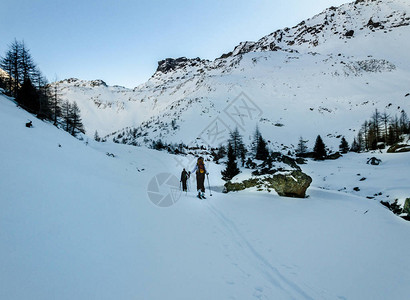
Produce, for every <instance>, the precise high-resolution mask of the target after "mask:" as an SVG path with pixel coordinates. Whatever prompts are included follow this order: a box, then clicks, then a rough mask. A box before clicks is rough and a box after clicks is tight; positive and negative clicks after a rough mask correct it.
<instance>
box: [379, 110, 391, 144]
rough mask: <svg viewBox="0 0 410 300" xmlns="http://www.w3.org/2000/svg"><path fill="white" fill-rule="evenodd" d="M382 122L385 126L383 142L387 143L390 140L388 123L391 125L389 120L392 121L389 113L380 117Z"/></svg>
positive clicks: (384, 113)
mask: <svg viewBox="0 0 410 300" xmlns="http://www.w3.org/2000/svg"><path fill="white" fill-rule="evenodd" d="M380 120H381V122H382V124H383V129H384V134H383V141H384V142H385V143H387V139H388V135H389V132H388V123H389V120H390V115H389V114H388V113H387V112H383V113H382V114H381V116H380Z"/></svg>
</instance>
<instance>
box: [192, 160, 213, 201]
mask: <svg viewBox="0 0 410 300" xmlns="http://www.w3.org/2000/svg"><path fill="white" fill-rule="evenodd" d="M194 172H195V174H196V189H197V190H198V198H200V199H205V185H204V182H205V175H208V174H209V173H208V172H207V170H206V168H205V164H204V158H203V157H199V158H198V161H197V163H196V165H195V168H194V169H193V170H192V172H190V173H189V174H191V173H194Z"/></svg>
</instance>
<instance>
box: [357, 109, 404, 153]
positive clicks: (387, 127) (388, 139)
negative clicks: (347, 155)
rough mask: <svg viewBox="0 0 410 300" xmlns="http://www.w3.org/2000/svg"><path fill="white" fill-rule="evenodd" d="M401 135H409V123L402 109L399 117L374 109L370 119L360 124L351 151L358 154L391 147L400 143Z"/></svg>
mask: <svg viewBox="0 0 410 300" xmlns="http://www.w3.org/2000/svg"><path fill="white" fill-rule="evenodd" d="M403 134H410V122H409V118H408V116H407V113H406V112H405V111H404V109H403V110H401V112H400V115H399V116H397V115H394V116H391V115H390V114H388V113H387V112H383V113H380V112H379V111H378V110H377V109H376V110H375V111H374V113H373V114H372V116H371V118H370V119H369V120H366V121H365V122H364V123H363V124H362V126H361V128H360V130H359V133H358V134H357V136H356V137H355V139H354V140H353V144H352V146H351V151H354V152H360V151H368V150H376V149H380V148H384V147H385V146H391V145H393V144H396V143H398V142H400V141H402V135H403Z"/></svg>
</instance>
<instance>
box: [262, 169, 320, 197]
mask: <svg viewBox="0 0 410 300" xmlns="http://www.w3.org/2000/svg"><path fill="white" fill-rule="evenodd" d="M266 181H267V185H268V187H272V188H273V189H274V190H275V191H276V192H277V193H278V194H279V196H284V197H296V198H305V197H306V190H307V188H308V187H309V186H310V184H311V183H312V178H311V177H310V176H308V175H306V174H305V173H303V172H302V171H297V170H295V171H293V172H292V173H290V174H277V175H274V176H272V177H271V178H267V179H266Z"/></svg>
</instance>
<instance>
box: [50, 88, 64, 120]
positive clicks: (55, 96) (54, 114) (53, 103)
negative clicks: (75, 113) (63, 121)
mask: <svg viewBox="0 0 410 300" xmlns="http://www.w3.org/2000/svg"><path fill="white" fill-rule="evenodd" d="M50 93H51V94H52V95H51V96H50V111H51V120H52V121H53V122H54V126H57V124H58V118H59V117H61V115H62V111H61V110H62V108H61V107H60V104H61V100H60V95H59V93H58V88H57V84H55V85H54V89H53V91H52V92H51V91H50Z"/></svg>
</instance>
